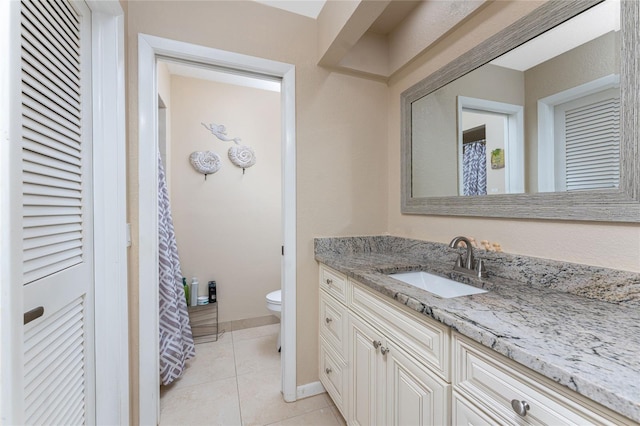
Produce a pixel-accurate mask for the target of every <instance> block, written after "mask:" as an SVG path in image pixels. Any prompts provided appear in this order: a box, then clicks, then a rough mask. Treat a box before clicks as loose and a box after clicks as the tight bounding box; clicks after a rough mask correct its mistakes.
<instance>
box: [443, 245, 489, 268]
mask: <svg viewBox="0 0 640 426" xmlns="http://www.w3.org/2000/svg"><path fill="white" fill-rule="evenodd" d="M460 243H464V244H465V246H466V249H467V254H466V255H465V257H464V258H463V257H462V254H459V255H458V260H456V264H455V266H454V267H453V270H454V271H458V272H462V273H463V274H467V275H474V276H477V277H478V278H484V277H486V276H487V270H486V268H485V266H484V261H483V260H482V259H478V260H475V259H474V257H473V247H472V246H471V241H469V239H468V238H466V237H455V238H454V239H453V240H451V242H450V243H449V247H451V248H453V249H455V248H458V246H459V245H460Z"/></svg>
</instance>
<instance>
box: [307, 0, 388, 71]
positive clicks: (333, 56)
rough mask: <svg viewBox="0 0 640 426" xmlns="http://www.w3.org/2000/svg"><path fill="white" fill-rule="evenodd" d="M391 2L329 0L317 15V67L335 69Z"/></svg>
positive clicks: (376, 0) (381, 0) (383, 0)
mask: <svg viewBox="0 0 640 426" xmlns="http://www.w3.org/2000/svg"><path fill="white" fill-rule="evenodd" d="M389 3H391V0H351V1H329V2H327V3H326V4H325V6H324V8H323V9H322V11H321V12H320V15H319V16H318V65H322V66H326V67H336V66H338V64H339V63H340V61H341V60H342V59H343V58H344V57H345V55H346V54H347V53H348V52H349V51H350V50H351V48H353V46H355V45H356V43H358V41H359V40H360V39H361V38H362V36H363V35H364V33H366V32H367V30H368V29H369V28H370V27H371V25H372V24H373V23H374V22H375V21H376V19H378V17H379V16H380V15H381V14H382V12H384V10H385V9H386V8H387V5H388V4H389Z"/></svg>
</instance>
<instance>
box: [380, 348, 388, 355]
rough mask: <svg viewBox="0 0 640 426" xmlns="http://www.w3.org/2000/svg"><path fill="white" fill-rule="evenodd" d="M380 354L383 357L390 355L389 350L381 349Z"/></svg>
mask: <svg viewBox="0 0 640 426" xmlns="http://www.w3.org/2000/svg"><path fill="white" fill-rule="evenodd" d="M380 353H381V354H382V355H386V354H388V353H389V348H380Z"/></svg>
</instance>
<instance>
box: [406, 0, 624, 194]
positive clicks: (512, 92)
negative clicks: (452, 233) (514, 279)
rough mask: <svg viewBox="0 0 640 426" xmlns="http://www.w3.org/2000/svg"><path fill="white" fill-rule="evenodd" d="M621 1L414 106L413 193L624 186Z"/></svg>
mask: <svg viewBox="0 0 640 426" xmlns="http://www.w3.org/2000/svg"><path fill="white" fill-rule="evenodd" d="M620 51H621V46H620V8H619V2H618V1H614V0H607V1H605V2H603V3H601V4H599V5H597V6H594V7H593V8H591V9H589V10H587V11H585V12H583V13H581V14H580V15H577V16H576V17H574V18H572V19H571V20H569V21H566V22H565V23H563V24H562V25H560V26H558V27H556V28H554V29H552V30H550V31H548V32H546V33H544V34H542V35H540V36H538V37H536V38H535V39H533V40H530V41H529V42H527V43H525V44H524V45H522V46H520V47H518V48H517V49H514V50H512V51H511V52H508V53H506V54H505V55H502V56H500V57H498V58H497V59H495V60H493V61H491V62H490V63H487V64H485V65H484V66H482V67H480V68H477V69H475V70H474V71H472V72H470V73H468V74H466V75H464V76H463V77H461V78H458V79H457V80H455V81H453V82H451V83H449V84H447V85H445V86H443V87H441V88H440V89H438V90H436V91H434V92H432V93H430V94H428V95H426V96H424V97H422V98H420V99H417V100H416V101H414V102H413V103H412V104H411V126H412V130H411V195H412V197H441V196H454V195H493V194H518V193H536V192H565V191H584V190H590V189H605V188H617V187H618V184H619V177H620V131H619V128H620V122H619V115H620V87H619V81H620V79H619V74H620Z"/></svg>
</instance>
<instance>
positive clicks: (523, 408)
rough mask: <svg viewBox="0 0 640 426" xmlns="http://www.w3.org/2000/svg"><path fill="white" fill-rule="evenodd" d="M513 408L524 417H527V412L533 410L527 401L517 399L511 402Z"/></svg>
mask: <svg viewBox="0 0 640 426" xmlns="http://www.w3.org/2000/svg"><path fill="white" fill-rule="evenodd" d="M511 408H513V411H515V412H516V413H518V415H519V416H522V417H524V416H526V415H527V412H528V411H529V410H530V409H531V407H529V403H528V402H527V401H518V400H517V399H512V400H511Z"/></svg>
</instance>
